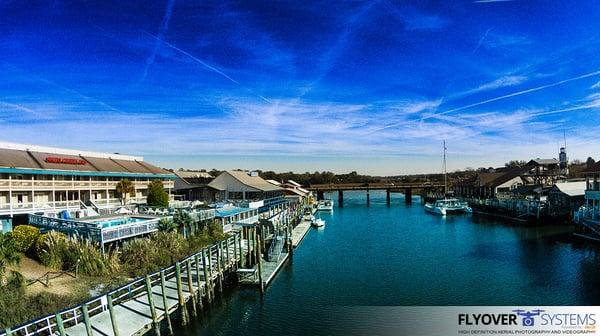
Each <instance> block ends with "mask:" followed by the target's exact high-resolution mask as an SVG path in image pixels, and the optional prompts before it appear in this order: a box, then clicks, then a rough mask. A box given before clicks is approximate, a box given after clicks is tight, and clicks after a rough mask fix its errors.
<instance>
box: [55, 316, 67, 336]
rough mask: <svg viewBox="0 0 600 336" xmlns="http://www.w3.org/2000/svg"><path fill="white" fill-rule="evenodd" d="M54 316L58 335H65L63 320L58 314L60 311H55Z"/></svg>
mask: <svg viewBox="0 0 600 336" xmlns="http://www.w3.org/2000/svg"><path fill="white" fill-rule="evenodd" d="M54 316H55V318H56V326H57V327H58V333H59V334H60V336H66V335H67V333H65V325H64V324H63V320H62V317H61V316H60V313H56V314H55V315H54Z"/></svg>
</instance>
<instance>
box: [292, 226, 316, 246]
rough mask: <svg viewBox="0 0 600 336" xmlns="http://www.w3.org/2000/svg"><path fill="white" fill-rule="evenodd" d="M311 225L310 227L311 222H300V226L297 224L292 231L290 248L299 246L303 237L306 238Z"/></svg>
mask: <svg viewBox="0 0 600 336" xmlns="http://www.w3.org/2000/svg"><path fill="white" fill-rule="evenodd" d="M311 225H312V223H311V221H309V220H302V221H300V224H298V225H297V226H296V227H295V228H294V229H293V230H292V247H294V248H295V247H297V246H298V245H300V243H301V242H302V240H303V239H304V237H306V234H307V233H308V231H309V230H310V227H311Z"/></svg>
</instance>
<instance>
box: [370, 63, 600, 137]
mask: <svg viewBox="0 0 600 336" xmlns="http://www.w3.org/2000/svg"><path fill="white" fill-rule="evenodd" d="M598 75H600V70H597V71H594V72H590V73H587V74H583V75H580V76H577V77H572V78H568V79H563V80H561V81H558V82H554V83H550V84H546V85H542V86H538V87H534V88H531V89H527V90H523V91H518V92H513V93H510V94H507V95H503V96H499V97H495V98H491V99H487V100H484V101H480V102H477V103H473V104H469V105H465V106H461V107H457V108H454V109H451V110H447V111H444V112H440V113H437V114H433V113H432V114H430V115H426V116H423V117H422V118H421V121H423V120H427V119H431V118H434V117H436V116H440V115H444V114H448V113H453V112H458V111H462V110H466V109H469V108H472V107H476V106H480V105H484V104H488V103H492V102H495V101H499V100H503V99H507V98H511V97H516V96H521V95H524V94H528V93H532V92H536V91H540V90H544V89H548V88H551V87H555V86H559V85H562V84H565V83H569V82H573V81H576V80H580V79H584V78H589V77H594V76H598ZM402 124H406V122H404V123H394V124H390V125H387V126H384V127H381V128H379V129H376V130H373V131H371V132H370V133H369V134H372V133H375V132H379V131H382V130H385V129H388V128H392V127H396V126H400V125H402Z"/></svg>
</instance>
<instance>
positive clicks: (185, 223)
mask: <svg viewBox="0 0 600 336" xmlns="http://www.w3.org/2000/svg"><path fill="white" fill-rule="evenodd" d="M173 221H174V222H175V224H176V225H177V226H178V227H179V228H181V230H182V232H183V236H184V237H185V238H187V237H189V233H191V234H194V228H193V226H194V219H193V218H192V216H190V214H189V213H187V212H185V211H183V210H177V212H175V215H174V216H173ZM188 230H189V231H188Z"/></svg>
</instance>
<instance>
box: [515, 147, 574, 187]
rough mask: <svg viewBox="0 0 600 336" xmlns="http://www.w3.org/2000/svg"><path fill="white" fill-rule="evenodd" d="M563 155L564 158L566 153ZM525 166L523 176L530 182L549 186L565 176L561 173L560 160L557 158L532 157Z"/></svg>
mask: <svg viewBox="0 0 600 336" xmlns="http://www.w3.org/2000/svg"><path fill="white" fill-rule="evenodd" d="M559 155H560V154H559ZM564 155H565V156H564V158H563V159H565V160H566V153H564ZM563 164H564V163H563ZM525 168H526V171H525V172H524V174H523V176H524V177H527V178H528V179H529V180H530V181H531V184H541V185H549V186H551V185H553V184H554V183H556V182H557V181H558V180H560V179H561V178H565V176H564V175H563V174H562V173H563V171H562V170H561V162H560V161H559V160H557V159H540V158H537V159H533V160H530V161H529V162H527V164H526V165H525ZM565 169H566V168H565Z"/></svg>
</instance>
